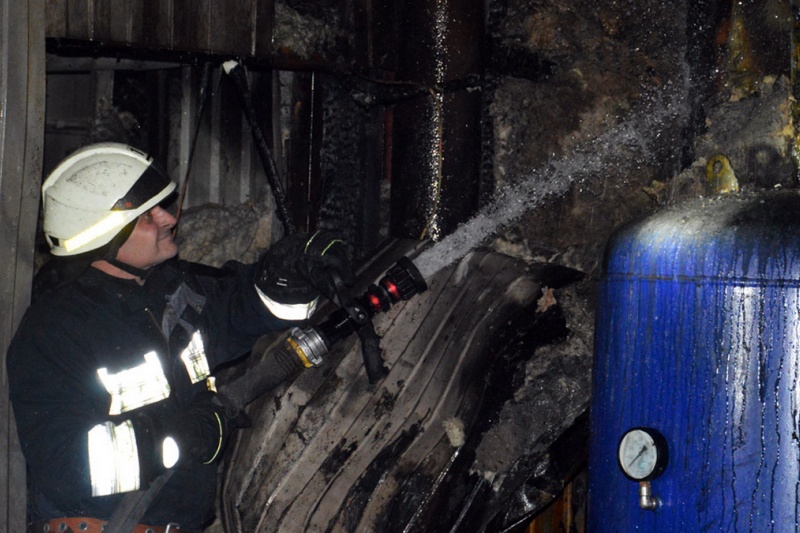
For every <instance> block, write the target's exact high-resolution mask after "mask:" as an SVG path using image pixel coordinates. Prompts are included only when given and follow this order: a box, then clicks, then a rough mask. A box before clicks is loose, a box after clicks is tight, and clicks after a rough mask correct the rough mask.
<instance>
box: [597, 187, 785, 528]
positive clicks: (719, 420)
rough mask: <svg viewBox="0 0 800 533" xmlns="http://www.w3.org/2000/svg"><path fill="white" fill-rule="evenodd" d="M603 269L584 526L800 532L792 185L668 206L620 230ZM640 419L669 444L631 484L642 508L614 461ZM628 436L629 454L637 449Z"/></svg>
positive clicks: (633, 459) (640, 453)
mask: <svg viewBox="0 0 800 533" xmlns="http://www.w3.org/2000/svg"><path fill="white" fill-rule="evenodd" d="M603 267H604V270H603V278H602V283H601V289H600V297H599V301H598V308H597V322H596V343H595V360H594V366H593V399H592V408H591V441H590V457H589V510H588V523H589V530H590V531H592V532H607V531H608V532H611V531H614V532H625V533H627V532H630V531H659V532H661V531H663V532H670V533H672V532H678V533H683V532H698V531H726V532H737V531H741V532H745V531H746V532H751V531H752V532H758V533H762V532H768V531H778V532H783V531H798V530H800V526H799V524H800V521H799V520H798V517H799V516H800V290H799V287H800V193H798V192H797V191H774V192H768V193H762V194H758V195H738V194H737V195H730V196H719V197H714V198H706V199H698V200H696V201H693V202H691V203H688V204H686V205H683V206H679V207H675V208H670V209H666V210H664V211H663V212H661V213H658V214H656V215H654V216H651V217H649V218H647V219H646V220H644V221H641V222H637V223H633V224H629V225H627V226H626V227H623V228H622V229H621V230H619V231H618V232H616V233H615V235H614V236H613V237H612V238H611V239H610V241H609V243H608V246H607V248H606V254H605V257H604V260H603ZM638 427H645V428H652V429H654V430H656V431H657V432H658V433H660V434H661V435H663V437H664V443H665V446H666V448H667V450H666V452H667V453H668V460H667V462H666V467H665V469H664V470H663V473H662V474H661V475H660V476H658V477H655V478H654V479H652V480H650V481H649V482H648V483H649V486H647V485H646V484H644V485H643V486H642V487H643V488H645V489H646V490H650V491H651V494H652V496H653V497H654V498H650V499H647V498H645V500H646V502H648V503H650V502H652V501H654V500H657V507H656V508H655V509H654V510H653V509H649V510H648V509H643V508H642V506H641V502H640V501H641V500H642V498H641V497H640V483H639V482H637V481H634V480H632V479H629V478H628V477H627V476H626V475H625V474H624V473H623V472H622V469H621V466H620V460H619V459H618V453H619V447H620V444H621V442H620V441H621V439H622V437H623V435H625V433H626V432H627V431H629V430H630V429H632V428H638ZM628 444H630V443H628ZM633 446H635V448H633V449H631V450H629V451H628V452H627V453H628V455H627V457H628V459H631V461H630V464H634V463H636V462H637V461H640V460H641V459H642V457H644V456H646V455H647V453H649V452H648V451H646V450H645V448H646V445H644V446H642V445H641V444H640V442H639V443H636V444H634V445H633ZM639 446H642V447H641V449H640V448H639ZM662 452H663V450H662ZM637 454H638V455H637ZM628 459H626V460H625V461H624V462H625V463H628ZM646 495H647V493H645V496H646ZM645 507H647V505H645Z"/></svg>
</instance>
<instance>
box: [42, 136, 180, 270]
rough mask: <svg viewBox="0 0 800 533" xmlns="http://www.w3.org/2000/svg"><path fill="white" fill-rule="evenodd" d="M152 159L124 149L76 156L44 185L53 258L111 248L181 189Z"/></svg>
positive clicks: (93, 149)
mask: <svg viewBox="0 0 800 533" xmlns="http://www.w3.org/2000/svg"><path fill="white" fill-rule="evenodd" d="M152 162H153V160H152V158H151V157H149V156H147V155H146V154H144V153H142V152H140V151H139V150H137V149H135V148H132V147H130V146H127V145H125V144H118V143H99V144H93V145H90V146H87V147H85V148H82V149H80V150H78V151H77V152H75V153H73V154H72V155H70V156H69V157H67V158H66V159H65V160H64V161H62V162H61V163H59V165H58V166H57V167H56V168H55V170H53V172H51V173H50V175H49V176H48V177H47V180H45V182H44V185H42V208H43V212H44V222H43V226H44V234H45V237H46V238H47V242H48V244H49V245H50V252H51V253H52V254H53V255H76V254H80V253H83V252H88V251H91V250H96V249H97V248H100V247H101V246H103V245H105V244H107V243H109V242H110V241H111V240H112V239H113V238H114V236H116V235H117V234H118V233H119V232H120V231H121V230H122V229H123V228H125V226H127V225H128V224H130V223H131V222H133V221H134V220H136V218H137V217H138V216H139V215H141V214H142V213H145V212H147V211H148V210H150V209H151V208H152V207H154V206H156V205H158V203H159V202H161V201H162V200H163V199H164V198H166V197H167V196H169V195H170V193H172V191H174V190H175V183H174V182H173V181H171V180H170V179H169V178H167V177H166V176H165V175H164V174H163V173H161V171H159V170H158V169H157V168H156V167H155V166H154V165H153V164H152Z"/></svg>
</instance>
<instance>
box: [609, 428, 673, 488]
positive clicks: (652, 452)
mask: <svg viewBox="0 0 800 533" xmlns="http://www.w3.org/2000/svg"><path fill="white" fill-rule="evenodd" d="M617 458H618V460H619V466H620V468H621V469H622V472H623V473H624V474H625V475H626V476H628V477H629V478H631V479H632V480H634V481H650V480H651V479H654V478H656V477H658V476H659V475H661V473H662V472H664V469H665V468H666V467H667V441H666V440H665V439H664V437H663V435H661V433H659V432H658V431H656V430H655V429H651V428H634V429H631V430H628V432H627V433H625V435H624V436H623V437H622V440H620V441H619V451H618V452H617Z"/></svg>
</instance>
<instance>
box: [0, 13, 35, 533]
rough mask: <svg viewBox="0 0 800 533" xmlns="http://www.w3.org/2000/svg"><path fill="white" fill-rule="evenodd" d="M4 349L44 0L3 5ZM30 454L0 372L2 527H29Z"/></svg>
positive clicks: (29, 213)
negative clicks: (24, 452)
mask: <svg viewBox="0 0 800 533" xmlns="http://www.w3.org/2000/svg"><path fill="white" fill-rule="evenodd" d="M0 64H2V65H3V72H2V73H0V218H2V220H0V249H2V250H3V257H4V259H3V261H2V262H0V308H1V309H2V311H0V353H3V354H5V351H6V348H7V347H8V344H9V342H10V341H11V336H12V334H13V332H14V330H15V329H16V327H17V324H19V321H20V319H21V318H22V314H23V313H24V311H25V309H26V308H27V306H28V302H29V300H30V287H31V278H32V276H33V239H34V234H35V231H36V217H37V213H38V209H37V207H38V200H39V184H40V183H41V182H40V174H41V161H42V137H43V136H42V130H43V118H44V117H43V110H44V77H45V74H44V14H43V10H42V1H41V0H28V1H27V2H25V1H14V2H8V3H7V5H6V6H5V7H4V8H3V9H0ZM25 483H26V481H25V461H24V459H23V457H22V454H21V451H20V448H19V443H18V441H17V435H16V426H15V424H14V416H13V413H12V411H11V408H10V405H9V401H8V381H7V379H6V373H5V369H3V371H2V373H0V531H11V532H15V533H23V532H24V531H25V521H26V514H25V493H26V490H25Z"/></svg>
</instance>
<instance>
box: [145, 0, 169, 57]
mask: <svg viewBox="0 0 800 533" xmlns="http://www.w3.org/2000/svg"><path fill="white" fill-rule="evenodd" d="M138 1H140V2H141V5H142V7H141V24H142V27H141V30H140V33H138V35H140V37H137V39H140V40H141V42H142V44H144V45H145V46H148V47H151V48H167V49H170V48H172V47H173V46H174V34H175V0H138Z"/></svg>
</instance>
